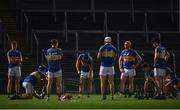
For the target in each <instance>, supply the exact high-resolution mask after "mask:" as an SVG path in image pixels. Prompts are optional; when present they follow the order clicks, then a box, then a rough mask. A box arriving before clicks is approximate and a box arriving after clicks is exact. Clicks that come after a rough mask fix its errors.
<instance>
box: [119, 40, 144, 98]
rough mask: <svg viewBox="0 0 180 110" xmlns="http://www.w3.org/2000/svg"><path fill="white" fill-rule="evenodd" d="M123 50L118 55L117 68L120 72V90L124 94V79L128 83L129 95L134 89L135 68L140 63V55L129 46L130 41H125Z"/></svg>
mask: <svg viewBox="0 0 180 110" xmlns="http://www.w3.org/2000/svg"><path fill="white" fill-rule="evenodd" d="M124 48H125V49H124V50H123V51H122V52H121V54H120V57H119V70H120V72H121V81H120V92H121V93H122V94H124V87H125V82H126V79H127V78H128V83H129V97H131V95H132V93H133V91H134V76H135V75H136V68H137V67H138V66H139V64H140V63H141V61H142V59H141V57H140V55H139V54H138V53H137V52H136V51H135V50H133V49H132V48H131V41H125V43H124Z"/></svg>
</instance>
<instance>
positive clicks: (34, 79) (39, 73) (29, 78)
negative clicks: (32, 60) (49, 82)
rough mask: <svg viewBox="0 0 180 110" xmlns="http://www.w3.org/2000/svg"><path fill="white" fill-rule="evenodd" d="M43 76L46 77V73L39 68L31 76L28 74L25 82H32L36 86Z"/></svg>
mask: <svg viewBox="0 0 180 110" xmlns="http://www.w3.org/2000/svg"><path fill="white" fill-rule="evenodd" d="M43 78H46V75H45V73H44V72H42V71H40V70H39V69H38V70H37V71H34V72H32V73H31V74H30V75H29V76H27V77H26V78H25V79H24V81H23V82H28V83H31V84H32V85H33V86H34V85H35V84H36V83H37V82H38V81H39V80H41V79H43Z"/></svg>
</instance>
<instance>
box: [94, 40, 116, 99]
mask: <svg viewBox="0 0 180 110" xmlns="http://www.w3.org/2000/svg"><path fill="white" fill-rule="evenodd" d="M104 43H105V44H104V45H102V46H101V47H100V49H99V52H98V55H97V59H99V60H100V61H101V66H100V72H99V75H100V81H101V99H100V100H105V99H106V93H105V91H106V89H105V88H106V76H108V80H109V85H110V95H111V100H113V96H114V74H115V71H114V62H115V60H116V57H117V49H116V48H115V47H114V46H113V45H112V44H111V43H112V39H111V37H105V39H104Z"/></svg>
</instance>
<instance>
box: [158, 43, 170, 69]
mask: <svg viewBox="0 0 180 110" xmlns="http://www.w3.org/2000/svg"><path fill="white" fill-rule="evenodd" d="M156 52H157V54H158V55H159V57H158V60H157V63H156V65H155V68H161V69H166V68H167V61H166V54H167V51H166V48H165V47H163V46H160V47H158V48H156Z"/></svg>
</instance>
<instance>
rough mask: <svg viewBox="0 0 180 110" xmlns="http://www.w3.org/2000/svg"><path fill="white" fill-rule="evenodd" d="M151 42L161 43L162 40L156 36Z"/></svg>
mask: <svg viewBox="0 0 180 110" xmlns="http://www.w3.org/2000/svg"><path fill="white" fill-rule="evenodd" d="M151 43H157V44H160V40H159V38H157V37H155V38H153V39H152V40H151Z"/></svg>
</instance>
